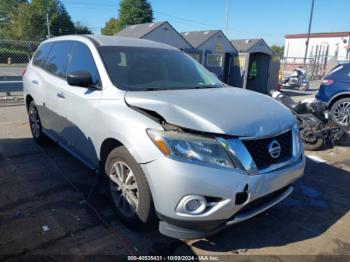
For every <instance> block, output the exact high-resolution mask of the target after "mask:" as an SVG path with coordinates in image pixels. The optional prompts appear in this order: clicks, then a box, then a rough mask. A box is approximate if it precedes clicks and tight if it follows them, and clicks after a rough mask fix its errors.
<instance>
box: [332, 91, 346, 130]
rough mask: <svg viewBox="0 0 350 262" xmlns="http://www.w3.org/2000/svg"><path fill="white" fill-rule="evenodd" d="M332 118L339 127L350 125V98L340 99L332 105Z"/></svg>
mask: <svg viewBox="0 0 350 262" xmlns="http://www.w3.org/2000/svg"><path fill="white" fill-rule="evenodd" d="M331 118H332V120H333V121H334V122H335V123H336V124H337V125H339V126H342V127H348V126H349V125H350V97H347V98H343V99H340V100H338V101H336V102H335V103H334V104H333V105H332V107H331Z"/></svg>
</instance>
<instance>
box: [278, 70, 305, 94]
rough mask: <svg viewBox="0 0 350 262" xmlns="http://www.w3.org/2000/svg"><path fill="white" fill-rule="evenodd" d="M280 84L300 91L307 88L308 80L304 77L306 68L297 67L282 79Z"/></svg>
mask: <svg viewBox="0 0 350 262" xmlns="http://www.w3.org/2000/svg"><path fill="white" fill-rule="evenodd" d="M282 86H283V87H285V88H294V89H299V90H302V91H306V90H308V89H309V82H308V81H307V79H306V70H305V69H304V68H302V67H297V68H296V69H295V70H294V72H293V73H292V74H291V75H289V76H287V77H285V78H283V79H282Z"/></svg>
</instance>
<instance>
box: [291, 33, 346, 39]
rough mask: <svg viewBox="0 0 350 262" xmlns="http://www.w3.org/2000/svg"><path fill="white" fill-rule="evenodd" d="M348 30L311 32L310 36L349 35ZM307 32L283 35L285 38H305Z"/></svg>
mask: <svg viewBox="0 0 350 262" xmlns="http://www.w3.org/2000/svg"><path fill="white" fill-rule="evenodd" d="M349 35H350V32H329V33H312V34H310V38H317V37H344V36H349ZM307 36H308V34H290V35H285V38H307Z"/></svg>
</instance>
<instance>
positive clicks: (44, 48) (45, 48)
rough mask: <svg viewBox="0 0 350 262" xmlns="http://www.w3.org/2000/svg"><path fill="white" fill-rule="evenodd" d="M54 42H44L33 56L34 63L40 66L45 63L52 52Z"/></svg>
mask: <svg viewBox="0 0 350 262" xmlns="http://www.w3.org/2000/svg"><path fill="white" fill-rule="evenodd" d="M51 47H52V43H45V44H42V45H41V46H40V47H39V49H38V50H37V51H36V52H35V55H34V57H33V64H34V65H36V66H39V67H42V66H43V64H44V63H45V59H46V57H47V55H48V54H49V52H50V49H51Z"/></svg>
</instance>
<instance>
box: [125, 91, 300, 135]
mask: <svg viewBox="0 0 350 262" xmlns="http://www.w3.org/2000/svg"><path fill="white" fill-rule="evenodd" d="M125 101H126V102H127V103H128V104H129V105H131V106H135V107H139V108H143V109H147V110H152V111H155V112H157V113H158V114H159V115H161V116H162V117H163V118H164V119H165V120H166V122H167V123H169V124H173V125H177V126H180V127H183V128H188V129H193V130H197V131H202V132H209V133H217V134H227V135H234V136H248V137H251V136H267V135H272V134H276V133H278V132H280V131H282V130H285V129H287V128H289V127H291V126H292V125H293V124H294V123H295V117H294V116H293V115H292V114H291V113H290V112H289V110H288V109H287V108H286V107H285V106H283V105H282V104H280V103H279V102H277V101H275V100H274V99H273V98H271V97H268V96H266V95H262V94H259V93H256V92H253V91H248V90H243V89H240V88H209V89H190V90H164V91H140V92H138V91H137V92H132V91H129V92H126V95H125Z"/></svg>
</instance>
